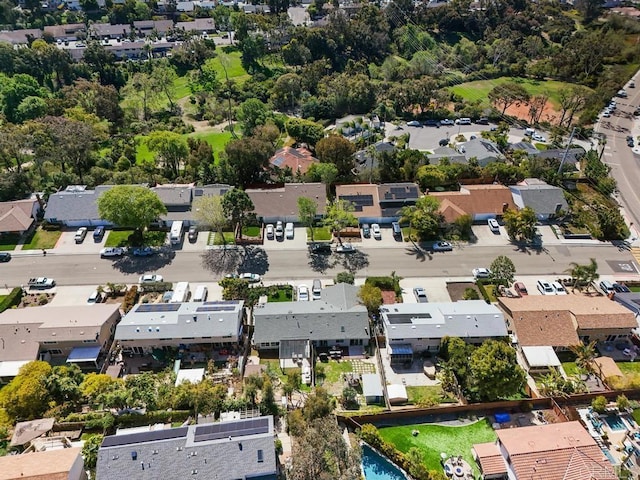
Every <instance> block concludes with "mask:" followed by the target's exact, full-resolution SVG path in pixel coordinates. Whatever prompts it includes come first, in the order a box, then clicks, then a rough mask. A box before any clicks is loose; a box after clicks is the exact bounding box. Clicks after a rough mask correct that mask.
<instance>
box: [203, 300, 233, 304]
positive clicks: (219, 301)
mask: <svg viewBox="0 0 640 480" xmlns="http://www.w3.org/2000/svg"><path fill="white" fill-rule="evenodd" d="M238 303H240V302H238V300H218V301H214V302H204V303H203V305H238Z"/></svg>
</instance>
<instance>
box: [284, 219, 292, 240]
mask: <svg viewBox="0 0 640 480" xmlns="http://www.w3.org/2000/svg"><path fill="white" fill-rule="evenodd" d="M284 234H285V237H287V239H289V240H292V239H293V223H291V222H288V223H287V224H286V225H285V227H284Z"/></svg>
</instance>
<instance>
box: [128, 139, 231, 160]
mask: <svg viewBox="0 0 640 480" xmlns="http://www.w3.org/2000/svg"><path fill="white" fill-rule="evenodd" d="M184 137H185V138H186V137H193V138H201V139H203V140H204V141H206V142H207V143H208V144H209V145H211V149H212V150H213V154H214V155H215V158H216V161H217V160H218V154H219V153H220V152H221V151H223V150H224V146H225V145H226V144H227V143H228V142H229V141H230V140H231V139H232V138H233V137H232V136H231V133H230V132H196V133H189V134H187V135H184ZM146 138H147V137H146V136H144V135H138V136H137V137H136V163H137V164H138V165H140V164H141V163H144V162H147V161H151V160H153V158H154V156H155V153H153V152H152V151H150V150H149V148H148V147H147V142H146V141H145V140H146Z"/></svg>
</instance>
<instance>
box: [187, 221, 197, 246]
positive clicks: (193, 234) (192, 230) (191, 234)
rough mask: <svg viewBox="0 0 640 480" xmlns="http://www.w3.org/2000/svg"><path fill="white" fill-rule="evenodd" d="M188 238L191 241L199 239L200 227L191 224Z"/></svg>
mask: <svg viewBox="0 0 640 480" xmlns="http://www.w3.org/2000/svg"><path fill="white" fill-rule="evenodd" d="M187 238H188V239H189V241H190V242H191V243H194V242H195V241H196V240H198V227H196V226H195V225H191V226H190V227H189V231H188V232H187Z"/></svg>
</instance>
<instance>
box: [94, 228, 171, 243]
mask: <svg viewBox="0 0 640 480" xmlns="http://www.w3.org/2000/svg"><path fill="white" fill-rule="evenodd" d="M132 233H133V230H111V231H110V232H109V236H108V237H107V239H106V240H105V242H104V245H105V247H127V246H130V245H129V244H128V241H129V236H130V235H131V234H132ZM143 239H144V240H143V244H144V245H148V246H150V247H161V246H162V245H164V244H165V242H166V241H167V233H166V232H161V231H151V232H144V233H143Z"/></svg>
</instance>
